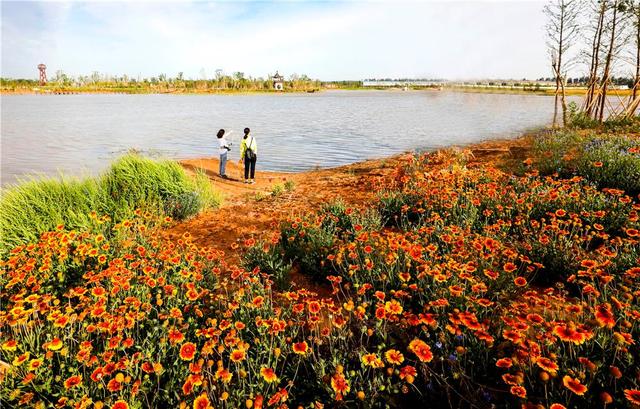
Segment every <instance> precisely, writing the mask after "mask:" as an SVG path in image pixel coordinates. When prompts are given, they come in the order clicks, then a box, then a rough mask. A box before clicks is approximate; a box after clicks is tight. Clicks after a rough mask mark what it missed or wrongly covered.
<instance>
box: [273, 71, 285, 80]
mask: <svg viewBox="0 0 640 409" xmlns="http://www.w3.org/2000/svg"><path fill="white" fill-rule="evenodd" d="M273 79H274V80H283V79H284V77H283V76H282V75H280V74H278V71H276V74H275V75H274V76H273Z"/></svg>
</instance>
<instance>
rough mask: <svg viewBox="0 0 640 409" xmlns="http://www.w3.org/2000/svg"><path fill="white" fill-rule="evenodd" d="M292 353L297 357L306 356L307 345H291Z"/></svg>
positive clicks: (303, 343) (304, 343)
mask: <svg viewBox="0 0 640 409" xmlns="http://www.w3.org/2000/svg"><path fill="white" fill-rule="evenodd" d="M292 349H293V352H294V353H296V354H298V355H306V354H307V352H308V351H309V345H307V342H306V341H302V342H296V343H294V344H293V347H292Z"/></svg>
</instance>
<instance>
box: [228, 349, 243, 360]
mask: <svg viewBox="0 0 640 409" xmlns="http://www.w3.org/2000/svg"><path fill="white" fill-rule="evenodd" d="M245 356H246V354H245V352H244V351H243V350H241V349H234V350H233V351H231V360H232V361H233V362H240V361H242V360H243V359H244V358H245Z"/></svg>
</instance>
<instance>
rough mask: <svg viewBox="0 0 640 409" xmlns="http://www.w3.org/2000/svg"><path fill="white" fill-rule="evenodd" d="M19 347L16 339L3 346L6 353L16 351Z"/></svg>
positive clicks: (6, 342)
mask: <svg viewBox="0 0 640 409" xmlns="http://www.w3.org/2000/svg"><path fill="white" fill-rule="evenodd" d="M17 347H18V343H17V342H16V340H15V339H10V340H8V341H5V342H4V343H3V344H2V349H4V350H5V351H15V350H16V348H17Z"/></svg>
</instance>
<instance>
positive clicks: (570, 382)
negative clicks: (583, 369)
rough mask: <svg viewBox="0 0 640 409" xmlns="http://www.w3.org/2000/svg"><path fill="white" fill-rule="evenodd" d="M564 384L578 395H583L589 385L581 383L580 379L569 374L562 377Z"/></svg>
mask: <svg viewBox="0 0 640 409" xmlns="http://www.w3.org/2000/svg"><path fill="white" fill-rule="evenodd" d="M562 384H563V385H564V386H565V387H566V388H567V389H569V390H570V391H571V392H573V393H575V394H576V395H580V396H582V395H584V393H585V392H586V391H587V387H586V386H584V385H583V384H581V383H580V380H579V379H574V378H572V377H570V376H569V375H565V376H564V377H563V378H562Z"/></svg>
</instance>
